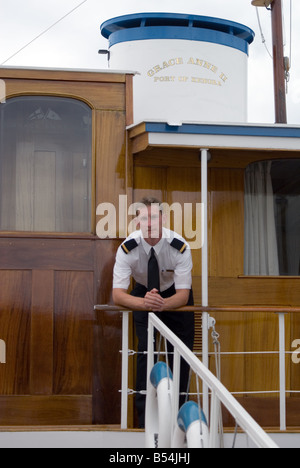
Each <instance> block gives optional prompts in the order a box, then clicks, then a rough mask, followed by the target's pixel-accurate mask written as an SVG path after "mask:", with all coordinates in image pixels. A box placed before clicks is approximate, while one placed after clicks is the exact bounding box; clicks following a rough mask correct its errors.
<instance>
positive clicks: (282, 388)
mask: <svg viewBox="0 0 300 468" xmlns="http://www.w3.org/2000/svg"><path fill="white" fill-rule="evenodd" d="M278 320H279V389H280V397H279V401H280V430H281V431H285V430H286V377H285V314H284V313H282V312H279V313H278Z"/></svg>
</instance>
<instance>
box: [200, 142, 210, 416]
mask: <svg viewBox="0 0 300 468" xmlns="http://www.w3.org/2000/svg"><path fill="white" fill-rule="evenodd" d="M207 160H208V150H207V149H204V148H202V149H201V202H202V209H203V229H202V232H203V239H202V306H203V307H208V235H207V233H208V228H207V206H208V203H207V202H208V187H207ZM202 362H203V364H204V365H205V366H206V367H207V368H208V366H209V361H208V313H207V312H203V313H202ZM203 410H204V414H205V416H206V418H207V421H208V423H209V398H208V387H207V385H206V384H205V383H204V382H203Z"/></svg>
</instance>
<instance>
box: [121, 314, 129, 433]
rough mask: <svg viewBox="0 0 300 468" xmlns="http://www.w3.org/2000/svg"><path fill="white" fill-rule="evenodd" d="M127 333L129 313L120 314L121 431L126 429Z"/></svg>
mask: <svg viewBox="0 0 300 468" xmlns="http://www.w3.org/2000/svg"><path fill="white" fill-rule="evenodd" d="M128 332H129V312H127V311H124V312H123V314H122V384H121V429H127V427H128V351H129V349H128Z"/></svg>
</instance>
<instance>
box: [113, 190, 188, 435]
mask: <svg viewBox="0 0 300 468" xmlns="http://www.w3.org/2000/svg"><path fill="white" fill-rule="evenodd" d="M137 221H138V224H139V227H140V229H139V230H138V231H135V232H133V233H132V234H131V235H130V236H129V237H128V238H127V239H126V240H125V242H124V243H123V244H122V245H121V246H120V247H119V249H118V252H117V256H116V263H115V267H114V280H113V300H114V302H115V304H117V305H120V306H122V307H126V308H128V309H131V310H133V311H134V322H135V327H136V334H137V337H138V351H139V353H141V354H138V358H137V383H136V390H137V392H139V391H141V390H146V374H147V357H146V355H145V354H142V353H143V352H144V351H147V340H148V336H147V329H148V312H149V311H153V312H155V313H156V314H157V315H158V317H159V318H160V319H161V320H162V321H163V322H164V323H165V324H166V325H167V326H168V327H169V328H170V329H171V330H172V331H173V332H174V333H175V334H176V335H177V336H178V337H179V338H180V339H181V340H182V341H183V342H184V343H185V344H186V345H187V346H188V347H189V348H190V349H193V344H194V314H193V313H185V312H170V310H172V309H177V308H179V307H183V306H185V305H193V294H192V273H191V271H192V267H193V263H192V256H191V251H190V248H189V245H188V244H187V243H186V241H185V240H184V239H183V238H182V237H181V236H179V235H178V234H176V233H175V232H173V231H170V230H168V229H165V228H163V213H162V211H161V207H160V202H159V201H158V200H156V199H154V198H144V199H143V200H142V201H141V203H140V204H139V206H138V209H137ZM131 278H133V279H134V281H135V287H134V289H133V291H131V293H130V294H129V293H128V288H129V286H130V280H131ZM168 311H169V312H168ZM169 351H171V349H169ZM169 361H170V365H171V366H172V361H173V356H172V355H170V357H169ZM188 376H189V368H188V366H187V365H186V363H185V362H184V361H182V364H181V383H180V391H182V392H186V391H187V390H188ZM183 402H184V397H183V398H181V403H183ZM136 408H137V411H138V418H139V426H140V427H144V423H145V421H144V417H145V416H144V415H145V396H144V395H141V394H139V393H137V394H136Z"/></svg>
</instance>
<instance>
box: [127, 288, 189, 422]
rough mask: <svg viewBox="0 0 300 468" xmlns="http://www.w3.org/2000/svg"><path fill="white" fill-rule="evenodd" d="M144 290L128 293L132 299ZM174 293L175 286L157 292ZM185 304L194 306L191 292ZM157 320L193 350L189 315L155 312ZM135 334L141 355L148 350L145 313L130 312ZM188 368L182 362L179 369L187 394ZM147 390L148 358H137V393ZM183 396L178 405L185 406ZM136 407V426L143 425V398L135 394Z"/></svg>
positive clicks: (171, 363)
mask: <svg viewBox="0 0 300 468" xmlns="http://www.w3.org/2000/svg"><path fill="white" fill-rule="evenodd" d="M146 293H147V288H146V287H145V286H142V285H141V284H137V285H136V287H135V288H134V289H133V291H132V292H131V295H132V296H135V297H145V295H146ZM175 293H176V290H175V287H174V285H173V286H172V287H171V288H169V289H167V290H166V291H164V292H162V293H160V294H161V296H162V297H163V298H167V297H171V296H174V294H175ZM188 305H194V300H193V292H192V290H191V294H190V298H189V302H188ZM156 315H157V317H158V318H159V319H160V320H161V321H162V322H163V323H164V324H165V325H166V326H167V327H168V328H170V330H171V331H172V332H173V333H175V335H176V336H178V338H180V339H181V340H182V341H183V343H184V344H185V345H186V346H188V348H189V349H191V350H192V349H193V346H194V336H195V317H194V313H192V312H188V313H187V312H156ZM133 317H134V323H135V329H136V335H137V338H138V352H139V353H144V352H145V351H147V348H148V312H144V311H137V312H134V313H133ZM172 351H173V347H172V346H171V345H170V344H168V353H172ZM168 358H169V365H170V367H171V370H172V368H173V354H168ZM188 381H189V366H188V364H186V362H185V361H184V360H183V359H182V360H181V369H180V392H187V391H188ZM146 388H147V355H146V354H138V355H137V379H136V391H137V392H139V391H141V390H146ZM184 401H185V396H180V406H181V405H182V404H183V403H184ZM135 406H136V409H137V413H138V421H139V427H144V426H145V406H146V396H145V395H141V394H140V393H136V397H135Z"/></svg>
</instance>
